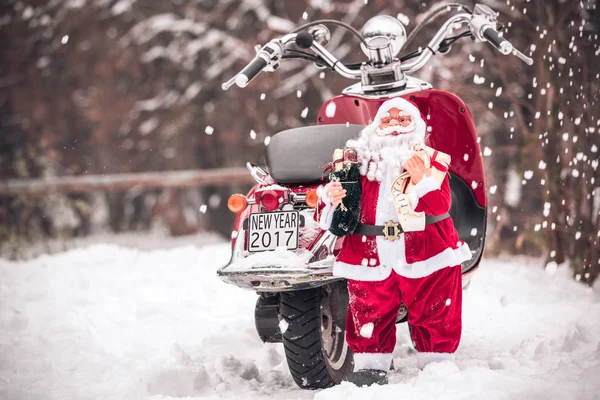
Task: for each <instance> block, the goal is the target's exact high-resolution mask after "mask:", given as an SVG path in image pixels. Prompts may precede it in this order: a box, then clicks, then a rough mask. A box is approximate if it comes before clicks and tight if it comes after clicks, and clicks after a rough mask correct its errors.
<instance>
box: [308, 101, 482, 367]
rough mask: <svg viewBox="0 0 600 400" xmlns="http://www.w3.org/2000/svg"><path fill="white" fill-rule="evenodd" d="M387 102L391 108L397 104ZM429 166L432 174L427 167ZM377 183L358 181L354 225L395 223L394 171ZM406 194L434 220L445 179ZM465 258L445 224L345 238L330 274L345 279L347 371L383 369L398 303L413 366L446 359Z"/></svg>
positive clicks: (453, 343) (445, 196)
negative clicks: (391, 235)
mask: <svg viewBox="0 0 600 400" xmlns="http://www.w3.org/2000/svg"><path fill="white" fill-rule="evenodd" d="M394 100H396V101H395V102H394V106H395V105H397V104H398V100H403V99H394ZM404 102H406V101H404ZM386 103H388V102H386ZM386 103H384V105H383V106H382V108H383V107H384V106H385V105H386ZM401 104H402V105H403V106H406V105H405V104H403V103H401ZM413 107H414V106H413ZM389 108H391V106H390V105H388V109H389ZM414 108H416V107H414ZM379 114H380V113H378V115H379ZM417 117H418V118H420V115H418V116H417ZM413 118H414V117H413ZM376 121H377V120H376ZM376 123H377V122H376ZM432 168H436V164H435V163H434V164H432ZM438 168H439V166H438ZM444 172H445V171H444ZM380 178H381V179H380V180H369V179H368V178H367V177H366V176H362V177H361V185H362V195H361V200H360V201H361V203H360V204H361V205H360V217H359V222H360V223H362V224H369V225H383V224H384V223H385V222H387V221H390V220H392V221H398V215H397V212H396V207H395V204H394V201H393V199H392V193H391V186H392V183H393V182H394V180H395V179H396V178H397V174H396V171H393V170H392V169H391V168H385V167H384V168H383V170H382V171H381V173H380ZM321 194H322V196H321V198H322V199H323V206H324V207H323V208H322V210H321V215H320V224H321V226H322V227H323V228H324V229H327V228H328V227H329V225H330V224H331V218H332V214H333V208H332V207H331V205H330V203H329V201H328V200H327V196H326V194H324V193H321ZM408 195H409V198H410V202H411V204H412V205H413V206H414V207H415V208H414V211H415V212H421V211H423V212H424V213H425V214H426V215H428V216H440V215H442V214H445V213H447V212H449V211H450V206H451V199H452V196H451V192H450V186H449V183H448V177H447V176H445V177H444V178H443V181H442V182H441V184H440V183H438V181H437V180H436V179H434V178H433V177H431V176H427V177H424V178H423V179H422V180H421V181H420V182H419V183H417V184H416V185H414V186H412V188H410V189H409V191H408ZM470 258H471V252H470V250H469V247H468V245H467V244H466V243H464V242H462V241H461V240H460V239H459V237H458V233H457V231H456V229H455V227H454V224H453V222H452V219H451V218H446V219H443V220H441V221H439V222H436V223H433V224H431V225H427V226H426V227H425V229H424V230H422V231H415V232H405V233H401V234H400V238H399V240H395V241H389V240H386V239H385V237H384V236H364V235H357V234H350V235H348V236H346V237H345V239H344V242H343V245H342V248H341V250H340V252H339V254H338V256H337V258H336V261H335V263H334V267H333V274H334V275H335V276H339V277H344V278H347V280H348V292H349V307H348V318H347V326H346V340H347V342H348V345H349V346H350V348H351V349H352V351H353V352H354V363H355V367H354V370H355V371H358V370H361V369H378V370H383V371H387V370H388V369H389V366H390V363H391V360H392V352H393V350H394V346H395V342H396V316H397V314H398V310H399V308H400V306H401V303H404V305H405V306H406V308H407V310H408V322H409V324H410V325H411V334H412V338H413V341H414V343H415V346H416V349H417V351H418V354H417V363H418V365H419V367H420V368H422V367H424V366H425V365H426V364H428V363H429V362H432V361H441V360H448V359H450V360H451V359H453V353H454V352H455V351H456V349H457V347H458V344H459V342H460V336H461V309H462V308H461V306H462V281H461V267H460V264H461V263H462V262H464V261H466V260H469V259H470Z"/></svg>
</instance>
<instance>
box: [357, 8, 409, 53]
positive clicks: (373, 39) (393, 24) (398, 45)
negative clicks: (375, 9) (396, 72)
mask: <svg viewBox="0 0 600 400" xmlns="http://www.w3.org/2000/svg"><path fill="white" fill-rule="evenodd" d="M361 34H362V35H363V37H364V38H365V41H366V42H367V45H368V47H365V45H364V44H361V47H362V50H363V51H364V53H365V54H366V55H368V56H369V55H370V54H371V53H370V52H371V51H372V50H377V49H384V48H389V50H390V52H391V54H392V57H394V56H396V55H398V53H400V50H401V49H402V46H404V43H406V29H404V25H402V22H400V21H398V19H396V18H394V17H391V16H389V15H378V16H376V17H373V18H371V19H370V20H368V21H367V22H366V23H365V25H364V26H363V28H362V31H361Z"/></svg>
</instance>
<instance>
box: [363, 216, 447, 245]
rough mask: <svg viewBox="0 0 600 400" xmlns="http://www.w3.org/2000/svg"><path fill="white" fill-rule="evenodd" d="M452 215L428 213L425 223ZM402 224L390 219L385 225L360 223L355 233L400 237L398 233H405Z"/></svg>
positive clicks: (429, 223)
mask: <svg viewBox="0 0 600 400" xmlns="http://www.w3.org/2000/svg"><path fill="white" fill-rule="evenodd" d="M448 217H450V214H449V213H446V214H442V215H437V216H434V215H426V216H425V225H431V224H435V223H436V222H439V221H441V220H444V219H446V218H448ZM403 232H404V231H403V230H402V226H401V225H400V223H398V222H393V221H390V222H388V223H386V224H385V225H369V224H358V225H357V226H356V229H355V230H354V232H353V233H354V234H355V235H364V236H385V238H386V239H388V240H396V239H398V235H399V234H401V233H403Z"/></svg>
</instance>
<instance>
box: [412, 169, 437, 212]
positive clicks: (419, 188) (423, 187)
mask: <svg viewBox="0 0 600 400" xmlns="http://www.w3.org/2000/svg"><path fill="white" fill-rule="evenodd" d="M440 189H441V187H440V184H439V183H438V181H436V180H435V178H434V177H433V176H426V177H424V178H423V179H421V181H420V182H419V183H417V184H416V185H415V186H413V188H412V190H411V191H410V194H409V196H410V197H409V199H410V202H411V204H413V200H416V202H415V203H414V204H415V205H416V204H417V202H418V201H419V199H420V198H421V197H423V196H425V195H426V194H427V193H429V192H433V191H434V190H440ZM413 197H416V199H414V198H413Z"/></svg>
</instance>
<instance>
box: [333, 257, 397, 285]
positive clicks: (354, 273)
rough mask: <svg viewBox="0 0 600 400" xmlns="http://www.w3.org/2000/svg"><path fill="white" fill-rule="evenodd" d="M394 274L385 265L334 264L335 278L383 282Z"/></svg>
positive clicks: (340, 262) (337, 262)
mask: <svg viewBox="0 0 600 400" xmlns="http://www.w3.org/2000/svg"><path fill="white" fill-rule="evenodd" d="M391 273H392V268H391V267H388V266H385V265H377V266H375V267H369V266H366V265H356V264H348V263H345V262H342V261H336V262H334V263H333V276H339V277H342V278H346V279H353V280H355V281H370V282H376V281H382V280H384V279H387V278H388V277H389V276H390V274H391Z"/></svg>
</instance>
